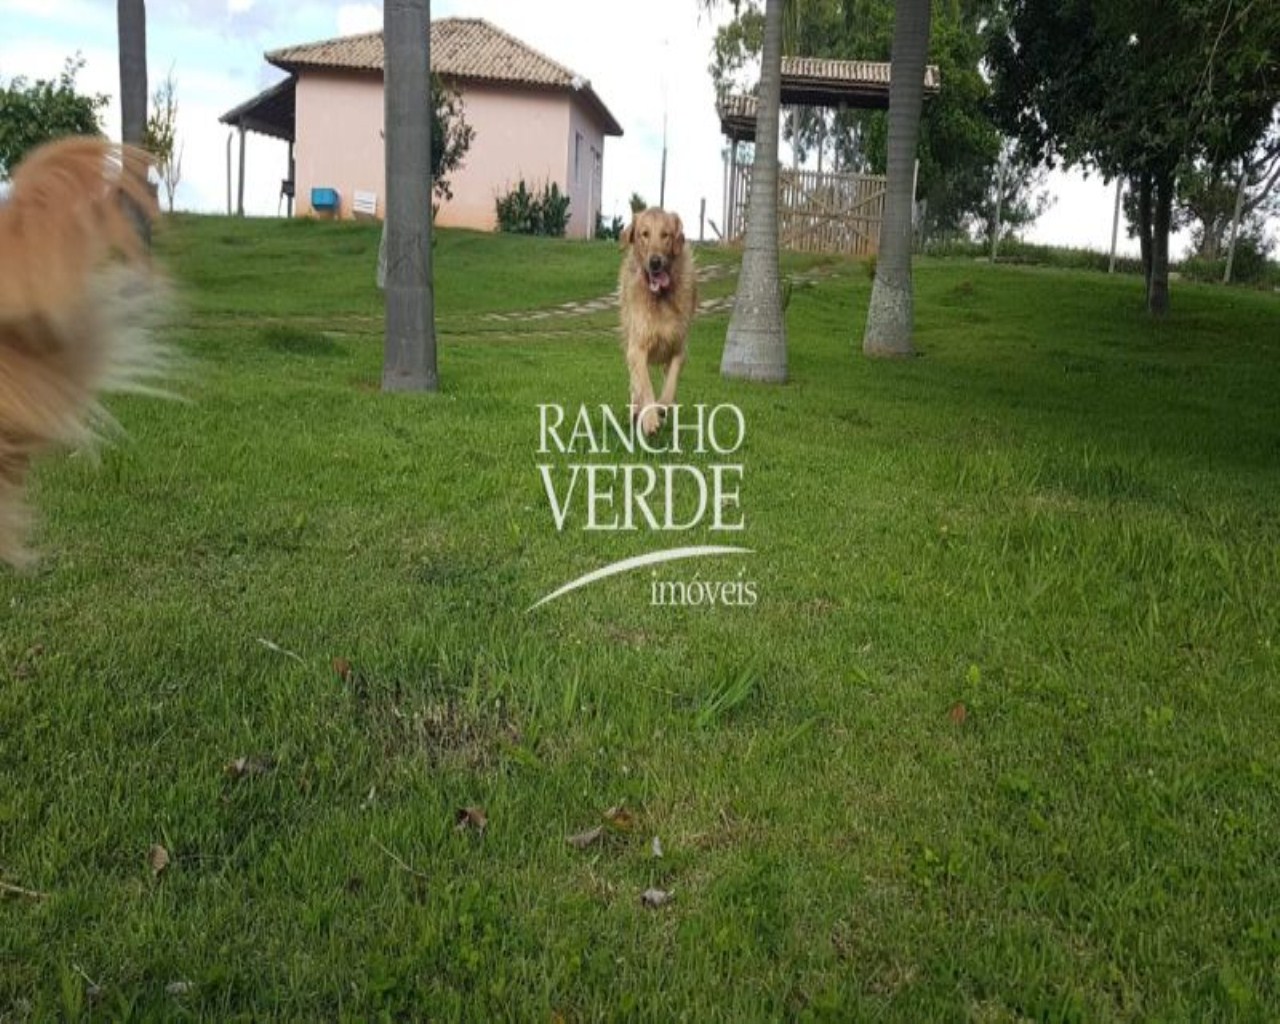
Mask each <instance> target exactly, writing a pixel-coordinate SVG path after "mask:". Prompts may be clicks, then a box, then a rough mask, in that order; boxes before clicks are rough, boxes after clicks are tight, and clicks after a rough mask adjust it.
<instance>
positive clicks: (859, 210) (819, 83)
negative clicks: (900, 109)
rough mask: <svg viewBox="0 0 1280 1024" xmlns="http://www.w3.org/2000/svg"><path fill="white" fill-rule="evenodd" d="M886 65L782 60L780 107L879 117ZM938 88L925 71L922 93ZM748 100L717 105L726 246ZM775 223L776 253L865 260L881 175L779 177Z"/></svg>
mask: <svg viewBox="0 0 1280 1024" xmlns="http://www.w3.org/2000/svg"><path fill="white" fill-rule="evenodd" d="M889 69H890V66H889V64H888V63H883V62H877V61H862V60H826V59H823V58H817V57H783V58H782V105H783V106H806V107H834V108H837V109H839V108H849V107H853V108H855V109H860V110H887V109H888V107H889ZM940 86H941V82H940V76H939V74H938V69H937V67H935V66H933V65H930V66H928V67H927V68H925V75H924V93H925V98H926V99H928V98H930V97H932V96H936V95H937V94H938V91H939V89H940ZM756 106H757V104H756V98H755V97H754V96H750V95H741V94H738V95H732V96H728V97H726V98H725V100H724V101H723V102H721V103H720V104H718V105H717V113H718V114H719V116H720V131H721V132H722V133H723V134H724V136H725V138H726V139H728V141H729V157H728V159H727V160H726V161H725V188H724V218H723V221H722V223H723V224H724V231H723V237H724V238H725V239H726V240H733V239H736V238H740V237H741V235H742V232H743V230H744V229H745V227H746V207H747V195H748V192H749V189H748V187H747V186H748V183H749V181H750V178H751V167H750V165H748V164H743V163H741V162H739V160H738V146H739V143H742V142H751V141H753V140H754V139H755V137H756ZM779 177H780V181H779V195H778V221H779V234H780V241H781V244H782V245H783V247H784V248H789V249H800V250H808V251H819V252H846V253H851V254H853V255H866V254H870V253H873V252H875V251H876V250H877V248H878V247H879V243H880V222H881V220H882V219H883V217H884V195H885V179H884V177H883V176H881V175H868V174H847V173H841V172H838V171H821V172H820V171H805V170H787V169H783V170H782V171H781V173H780V176H779Z"/></svg>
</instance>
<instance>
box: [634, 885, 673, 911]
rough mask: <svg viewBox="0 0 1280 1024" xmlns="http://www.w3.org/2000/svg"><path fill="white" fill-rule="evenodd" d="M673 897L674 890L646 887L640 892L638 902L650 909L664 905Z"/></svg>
mask: <svg viewBox="0 0 1280 1024" xmlns="http://www.w3.org/2000/svg"><path fill="white" fill-rule="evenodd" d="M674 898H675V893H674V892H669V891H668V890H665V889H646V890H645V891H644V892H642V893H641V894H640V902H641V903H642V904H644V905H645V906H646V907H648V908H649V909H650V910H656V909H657V908H658V907H662V906H665V905H666V904H668V903H670V902H671V901H672V899H674Z"/></svg>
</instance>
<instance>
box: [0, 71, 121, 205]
mask: <svg viewBox="0 0 1280 1024" xmlns="http://www.w3.org/2000/svg"><path fill="white" fill-rule="evenodd" d="M83 67H84V58H83V57H81V56H80V55H79V54H76V56H74V57H69V58H68V59H67V61H66V63H65V64H64V65H63V68H62V73H61V74H60V75H59V76H58V77H57V78H56V79H52V80H49V79H43V78H39V79H36V80H35V81H34V82H32V81H28V80H27V79H25V78H21V77H19V78H13V79H10V80H9V82H8V83H3V82H0V180H4V179H7V178H8V177H9V175H10V174H11V173H12V171H13V169H14V168H15V167H17V166H18V164H20V163H21V162H22V158H23V157H24V156H26V155H27V153H29V152H30V151H31V150H33V149H35V148H36V147H37V146H39V145H40V144H41V143H43V142H48V141H50V140H51V139H56V138H60V137H62V136H64V135H100V134H101V133H102V120H101V111H102V109H103V107H105V106H106V105H107V101H108V98H107V97H106V96H103V95H101V94H99V95H87V94H84V93H81V92H80V91H79V89H78V88H77V87H76V76H77V75H78V74H79V73H80V70H81V69H82V68H83Z"/></svg>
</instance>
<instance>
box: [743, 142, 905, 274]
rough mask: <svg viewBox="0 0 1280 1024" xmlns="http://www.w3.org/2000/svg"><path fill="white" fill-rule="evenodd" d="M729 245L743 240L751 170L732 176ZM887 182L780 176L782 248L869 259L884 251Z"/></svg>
mask: <svg viewBox="0 0 1280 1024" xmlns="http://www.w3.org/2000/svg"><path fill="white" fill-rule="evenodd" d="M731 178H732V180H731V183H730V190H729V194H730V196H731V197H732V204H731V205H732V209H731V211H730V217H729V231H728V232H727V237H728V238H730V239H734V240H738V239H741V237H742V234H743V232H744V231H745V229H746V223H747V201H748V197H749V195H750V194H751V166H750V165H749V164H740V165H739V166H738V167H737V168H736V174H733V175H731ZM885 188H886V179H885V178H884V176H883V175H872V174H833V173H830V172H826V171H824V172H822V173H821V174H820V173H818V172H817V171H804V170H786V169H780V170H779V172H778V243H779V245H781V246H782V248H784V249H792V250H796V251H799V252H831V253H846V254H848V255H851V256H869V255H871V254H872V253H874V252H876V251H877V250H878V249H879V248H880V224H881V222H882V221H883V220H884V196H885Z"/></svg>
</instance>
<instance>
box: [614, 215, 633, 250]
mask: <svg viewBox="0 0 1280 1024" xmlns="http://www.w3.org/2000/svg"><path fill="white" fill-rule="evenodd" d="M635 234H636V222H635V221H634V220H633V221H632V222H631V223H630V224H628V225H627V226H626V227H625V228H623V229H622V234H621V235H619V236H618V241H619V243H620V244H621V247H622V248H623V249H625V248H626V247H627V246H629V245H630V244H631V239H632V238H634V237H635Z"/></svg>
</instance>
